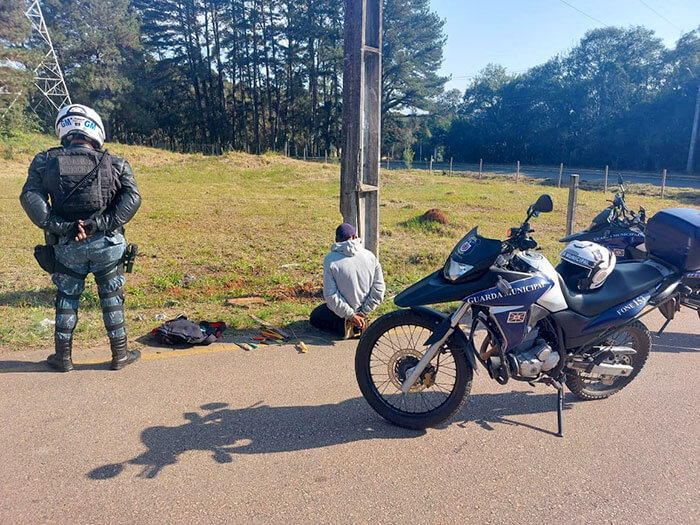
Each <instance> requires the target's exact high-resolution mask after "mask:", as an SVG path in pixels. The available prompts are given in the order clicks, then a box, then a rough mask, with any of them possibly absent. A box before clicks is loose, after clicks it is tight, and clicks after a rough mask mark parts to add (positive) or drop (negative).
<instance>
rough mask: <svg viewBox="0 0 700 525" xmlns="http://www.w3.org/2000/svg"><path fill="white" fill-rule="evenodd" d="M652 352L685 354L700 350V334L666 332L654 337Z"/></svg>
mask: <svg viewBox="0 0 700 525" xmlns="http://www.w3.org/2000/svg"><path fill="white" fill-rule="evenodd" d="M651 351H652V352H667V353H670V354H684V353H695V352H700V335H698V334H681V333H677V332H664V333H663V334H661V335H654V336H653V337H652V345H651Z"/></svg>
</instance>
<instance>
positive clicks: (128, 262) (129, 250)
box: [122, 244, 139, 273]
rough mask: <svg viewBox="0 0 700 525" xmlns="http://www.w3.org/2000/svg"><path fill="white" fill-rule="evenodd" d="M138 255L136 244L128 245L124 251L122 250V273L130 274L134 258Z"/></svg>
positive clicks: (132, 269)
mask: <svg viewBox="0 0 700 525" xmlns="http://www.w3.org/2000/svg"><path fill="white" fill-rule="evenodd" d="M138 254H139V246H138V244H128V245H127V246H126V250H124V258H123V259H122V261H123V263H124V271H125V272H126V273H131V272H133V271H134V261H135V260H136V256H137V255H138Z"/></svg>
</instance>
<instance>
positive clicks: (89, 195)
mask: <svg viewBox="0 0 700 525" xmlns="http://www.w3.org/2000/svg"><path fill="white" fill-rule="evenodd" d="M44 180H45V183H46V186H47V189H48V192H49V195H50V196H51V208H52V210H53V211H54V213H56V214H58V215H59V216H61V217H62V218H63V219H64V220H67V221H74V220H78V219H88V218H90V217H94V216H96V215H98V214H100V213H102V212H104V210H105V209H107V206H109V204H110V202H111V201H112V199H113V198H114V196H115V194H116V192H117V184H116V183H117V179H116V176H115V174H114V173H113V170H112V159H111V158H110V155H109V153H108V152H107V151H104V152H103V151H99V150H92V149H89V148H55V149H50V150H49V151H48V152H47V161H46V175H45V179H44Z"/></svg>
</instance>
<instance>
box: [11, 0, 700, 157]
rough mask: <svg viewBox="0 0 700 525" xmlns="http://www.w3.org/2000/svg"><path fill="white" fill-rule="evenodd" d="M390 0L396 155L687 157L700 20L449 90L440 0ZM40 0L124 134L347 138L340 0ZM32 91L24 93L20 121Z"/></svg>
mask: <svg viewBox="0 0 700 525" xmlns="http://www.w3.org/2000/svg"><path fill="white" fill-rule="evenodd" d="M20 4H21V2H9V3H3V4H2V5H0V80H4V85H5V86H10V88H9V89H8V88H7V87H6V89H8V90H9V91H13V90H15V88H17V89H18V90H19V89H20V88H22V87H26V86H27V85H28V84H30V83H31V82H30V80H31V75H30V74H29V72H28V70H27V69H23V68H21V67H17V64H25V65H26V67H27V68H29V69H31V67H32V63H33V62H32V61H33V60H36V53H32V52H31V51H28V50H27V49H26V48H27V47H28V46H27V43H28V38H29V35H30V31H29V26H28V24H27V23H26V20H23V17H22V9H21V7H20ZM383 5H384V24H383V42H382V52H383V67H382V91H383V93H382V131H383V133H382V148H383V154H384V155H390V156H393V157H394V158H400V157H404V156H406V157H410V158H413V157H414V156H416V157H423V158H429V157H430V156H435V157H437V159H440V158H442V159H445V160H447V159H449V158H450V157H452V158H454V160H455V161H466V162H478V160H479V159H480V158H483V159H484V160H485V161H488V162H515V161H516V160H520V161H521V162H523V163H526V164H555V165H556V164H558V163H559V162H564V163H566V164H567V165H576V166H602V165H605V164H609V165H610V166H611V167H612V168H618V169H621V168H628V169H651V170H657V169H660V168H669V169H683V168H685V162H686V158H687V154H688V145H689V142H690V130H691V126H692V121H693V113H694V106H695V102H696V97H697V94H698V85H699V84H700V29H698V30H695V31H691V32H689V33H686V34H684V35H682V36H681V37H680V38H679V40H678V41H677V43H676V45H675V46H674V47H673V48H672V49H669V48H667V47H665V46H664V44H663V42H662V41H661V39H659V38H658V37H656V36H655V34H654V32H653V31H651V30H648V29H645V28H642V27H629V28H617V27H606V28H601V29H595V30H592V31H589V32H588V33H587V34H586V35H585V36H584V37H583V38H582V40H581V41H580V43H579V44H578V45H576V46H575V47H573V48H572V49H571V50H569V51H568V52H566V53H563V54H560V55H557V56H555V57H553V58H552V59H550V60H548V61H547V62H546V63H544V64H541V65H538V66H535V67H532V68H530V69H529V70H528V71H527V72H525V73H523V74H518V75H512V74H509V73H508V72H507V71H506V69H504V68H503V67H502V66H499V65H495V64H492V65H489V66H488V67H486V68H485V69H484V70H483V71H481V72H480V73H479V74H478V75H476V76H475V77H474V78H473V80H472V81H471V82H470V83H469V85H468V86H467V88H466V90H465V91H464V92H460V91H457V90H450V91H445V89H444V86H445V83H446V81H447V80H448V78H447V77H444V76H441V75H439V74H438V73H437V72H438V70H439V69H440V66H441V63H442V55H443V47H444V45H445V42H446V37H445V35H444V31H443V26H444V21H443V20H441V19H440V18H439V17H438V16H437V15H436V14H435V13H434V12H432V11H431V10H430V6H429V0H384V3H383ZM42 7H43V9H44V13H45V16H46V20H47V24H48V27H49V30H50V32H51V35H52V38H53V41H54V44H55V46H56V49H57V52H58V55H59V60H60V62H61V66H62V68H63V70H64V73H65V75H66V81H67V83H68V87H69V90H70V92H71V95H72V98H73V100H74V101H75V102H81V103H86V104H88V105H91V106H93V107H95V108H96V109H97V110H98V111H99V112H100V113H101V114H102V115H103V116H104V117H105V121H106V123H107V126H108V134H109V136H110V138H111V139H112V140H120V141H123V142H136V143H139V142H141V143H142V142H147V141H149V140H155V141H158V142H162V141H166V142H168V143H170V144H172V145H175V146H176V147H177V145H184V146H186V145H188V144H192V143H207V144H219V145H221V146H222V147H230V148H234V149H239V150H247V151H250V152H263V151H266V150H277V151H283V150H286V151H288V152H289V154H291V155H295V154H296V155H302V154H303V152H304V151H306V153H307V154H308V155H318V156H323V155H324V154H326V153H328V154H331V155H333V154H338V152H339V150H340V140H341V138H340V130H341V113H342V73H343V16H344V13H343V2H342V1H338V0H102V1H100V2H94V1H89V0H43V1H42ZM29 47H31V46H29ZM24 92H25V93H26V90H25V91H24ZM1 96H2V95H1V94H0V97H1ZM27 102H28V99H27V97H26V96H23V97H22V98H21V99H20V101H19V103H18V104H16V110H17V111H16V112H15V117H16V118H19V117H21V114H22V110H23V109H24V108H26V104H27ZM16 118H15V120H14V121H15V122H16ZM8 122H13V120H12V119H5V122H4V123H0V126H2V125H4V126H5V127H6V128H7V126H8V124H7V123H8ZM697 156H700V155H697ZM697 156H696V157H697ZM437 159H436V160H437Z"/></svg>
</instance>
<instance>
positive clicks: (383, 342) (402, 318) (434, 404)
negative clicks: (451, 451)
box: [355, 310, 473, 429]
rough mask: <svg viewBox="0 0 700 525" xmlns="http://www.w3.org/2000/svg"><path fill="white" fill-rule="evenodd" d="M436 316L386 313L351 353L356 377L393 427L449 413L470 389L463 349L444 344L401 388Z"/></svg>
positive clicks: (422, 424) (418, 424)
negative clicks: (407, 388) (408, 387)
mask: <svg viewBox="0 0 700 525" xmlns="http://www.w3.org/2000/svg"><path fill="white" fill-rule="evenodd" d="M436 326H437V325H436V323H435V320H434V319H431V318H429V317H428V316H423V315H420V314H418V313H416V312H414V311H412V310H397V311H394V312H391V313H388V314H386V315H384V316H382V317H380V318H379V319H377V320H376V321H375V322H374V323H372V324H371V325H370V327H369V328H368V329H367V330H366V331H365V333H364V334H363V335H362V337H361V338H360V341H359V343H358V345H357V351H356V353H355V375H356V377H357V383H358V385H359V387H360V390H361V391H362V395H363V396H364V398H365V399H366V400H367V402H368V403H369V405H370V406H371V407H372V408H373V409H374V410H376V411H377V413H378V414H379V415H381V416H382V417H383V418H384V419H386V420H387V421H390V422H391V423H394V424H395V425H398V426H401V427H405V428H410V429H424V428H427V427H433V426H436V425H438V424H440V423H442V422H443V421H446V420H448V419H450V418H451V417H453V416H454V415H455V414H456V413H457V412H458V411H459V409H460V408H462V405H464V403H465V401H466V400H467V397H468V396H469V391H470V390H471V384H472V375H473V370H472V367H471V365H470V364H469V361H468V360H467V356H466V355H465V354H464V351H463V350H461V349H453V348H444V349H443V350H442V351H441V352H439V353H438V355H437V356H436V357H435V358H434V359H433V361H432V362H431V363H430V365H429V366H428V368H426V371H425V372H423V374H422V377H421V378H420V379H419V380H418V381H417V382H416V384H415V385H414V387H413V388H412V389H411V391H409V392H408V393H406V394H404V393H401V391H400V387H401V383H402V382H403V380H404V379H405V378H406V372H407V370H410V368H411V367H413V366H415V364H416V363H417V362H418V360H420V358H421V357H422V356H423V354H424V352H425V350H427V349H428V347H427V346H424V345H423V343H424V342H425V341H426V340H427V338H428V337H430V335H431V334H432V331H433V330H434V329H435V327H436Z"/></svg>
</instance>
